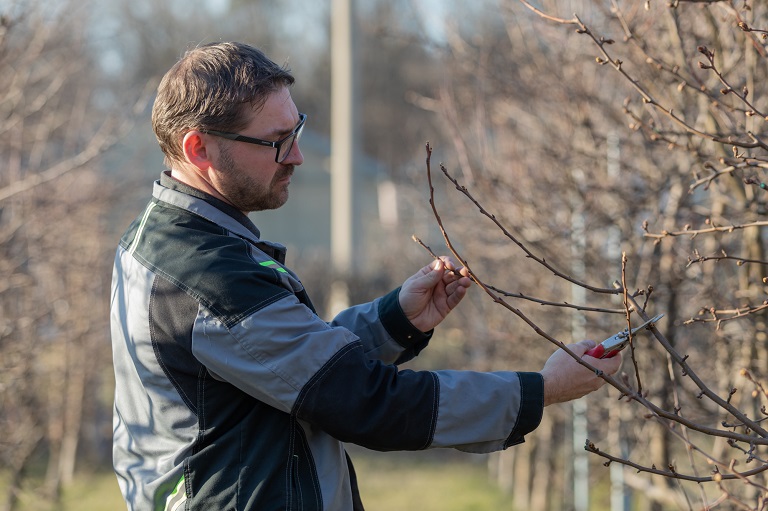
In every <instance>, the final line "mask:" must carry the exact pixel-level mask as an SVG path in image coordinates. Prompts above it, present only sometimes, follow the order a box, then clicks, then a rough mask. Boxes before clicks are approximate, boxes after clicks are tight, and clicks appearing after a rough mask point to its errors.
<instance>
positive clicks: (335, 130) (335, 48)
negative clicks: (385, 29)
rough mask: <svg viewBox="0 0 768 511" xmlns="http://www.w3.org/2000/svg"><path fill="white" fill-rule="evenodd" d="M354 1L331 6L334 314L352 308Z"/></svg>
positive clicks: (331, 306) (335, 1) (342, 0)
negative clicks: (348, 280)
mask: <svg viewBox="0 0 768 511" xmlns="http://www.w3.org/2000/svg"><path fill="white" fill-rule="evenodd" d="M352 22H353V16H352V0H333V1H332V5H331V260H332V261H333V269H334V273H335V275H336V277H337V281H336V282H334V284H333V285H332V287H331V303H330V304H329V309H331V310H330V312H331V314H332V315H333V314H335V313H337V312H339V311H340V310H341V309H344V308H346V307H348V306H349V293H348V290H347V286H346V284H345V281H344V278H345V277H348V276H349V275H350V273H351V270H352V269H353V268H352V265H353V258H352V243H353V242H352V232H353V231H352V229H353V224H352V218H353V217H352V166H353V161H354V148H355V140H354V129H353V128H354V112H353V103H354V101H353V95H354V87H353V78H352V76H353V75H352V73H353V70H352V63H353V57H352V48H353V46H352V44H353V41H352V31H353V27H352Z"/></svg>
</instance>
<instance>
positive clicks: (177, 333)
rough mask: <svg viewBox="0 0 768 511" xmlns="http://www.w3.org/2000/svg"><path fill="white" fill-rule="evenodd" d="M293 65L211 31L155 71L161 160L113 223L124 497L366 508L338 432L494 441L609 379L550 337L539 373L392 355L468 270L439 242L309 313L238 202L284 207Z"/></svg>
mask: <svg viewBox="0 0 768 511" xmlns="http://www.w3.org/2000/svg"><path fill="white" fill-rule="evenodd" d="M293 81H294V79H293V77H292V76H291V75H290V73H289V72H288V71H287V70H286V69H284V68H281V67H279V66H277V65H276V64H275V63H273V62H272V61H270V60H269V59H268V58H267V57H266V56H265V55H264V54H263V53H261V52H260V51H258V50H256V49H254V48H251V47H249V46H246V45H243V44H238V43H218V44H212V45H208V46H202V47H199V48H196V49H193V50H191V51H189V52H187V54H186V55H185V56H184V57H183V58H182V59H181V60H180V61H179V62H178V63H177V64H176V65H175V66H174V67H173V68H172V69H171V70H170V71H169V72H168V73H167V74H166V76H165V77H164V78H163V80H162V82H161V84H160V86H159V89H158V95H157V99H156V101H155V105H154V108H153V112H152V123H153V128H154V130H155V133H156V136H157V139H158V141H159V144H160V147H161V148H162V150H163V151H164V153H165V161H166V165H167V166H168V167H169V169H170V172H165V173H163V174H162V175H161V178H160V180H159V181H158V182H156V183H155V187H154V193H153V197H152V200H151V201H150V203H149V205H148V206H147V208H146V210H145V211H144V212H143V213H142V214H141V215H140V216H139V217H138V218H137V220H136V221H135V222H134V223H133V224H132V225H131V226H130V227H129V229H128V230H127V231H126V233H125V234H124V236H123V237H122V239H121V241H120V246H119V247H118V250H117V255H116V258H115V267H114V275H113V285H112V342H113V357H114V366H115V377H116V383H117V385H116V392H115V415H114V467H115V471H116V473H117V476H118V480H119V483H120V488H121V490H122V492H123V495H124V496H125V499H126V501H127V503H128V507H129V509H131V510H147V509H157V510H163V509H167V510H177V509H199V510H259V511H267V510H277V509H290V510H293V509H302V510H352V509H355V510H358V509H362V508H363V507H362V503H361V502H360V497H359V494H358V491H357V485H356V481H355V473H354V470H353V468H352V464H351V462H350V461H349V458H348V457H347V455H346V453H345V451H344V447H343V445H342V442H352V443H356V444H359V445H362V446H365V447H368V448H370V449H376V450H405V449H412V450H416V449H426V448H432V447H453V448H456V449H461V450H465V451H470V452H490V451H495V450H499V449H504V448H506V447H508V446H510V445H514V444H516V443H519V442H522V441H523V436H524V435H525V434H526V433H528V432H530V431H532V430H533V429H535V428H536V427H537V426H538V423H539V421H540V419H541V414H542V409H543V407H544V406H545V405H548V404H550V403H556V402H562V401H566V400H569V399H574V398H577V397H580V396H582V395H584V394H586V393H588V392H590V391H593V390H595V389H597V388H599V387H600V385H602V383H603V381H602V379H600V378H599V377H597V376H596V375H595V373H594V372H591V371H589V370H587V369H585V368H584V367H582V366H581V365H579V364H577V363H576V362H575V361H574V360H573V359H572V358H571V357H569V356H568V355H567V354H565V353H564V352H563V351H558V352H556V353H555V354H554V355H553V356H552V357H551V358H550V360H549V361H548V362H547V363H546V364H545V367H544V368H543V369H542V371H541V372H540V373H517V372H495V373H478V372H469V371H439V372H428V371H422V372H417V371H408V370H400V369H398V364H400V363H402V362H405V361H407V360H409V359H411V358H413V357H414V356H416V355H417V354H418V353H419V351H421V350H422V349H423V348H424V347H426V345H427V343H428V341H429V339H430V337H431V333H432V329H433V328H434V327H436V326H437V325H438V324H439V323H440V322H441V321H442V320H443V318H444V317H445V316H446V314H448V312H450V310H451V309H453V308H454V307H455V306H456V305H457V304H458V303H459V302H460V300H461V299H462V298H463V296H464V295H465V293H466V291H467V288H468V287H469V286H470V281H469V279H468V278H467V276H466V270H465V269H461V271H460V272H453V271H446V269H454V268H453V264H452V263H451V261H450V260H449V259H447V258H443V259H440V260H438V261H436V262H434V263H433V264H431V265H429V266H425V267H424V268H422V269H421V270H420V271H419V272H417V273H416V274H415V275H413V276H412V277H410V278H409V279H408V280H406V281H405V283H404V284H403V285H402V286H401V287H400V288H398V289H396V290H395V291H393V292H391V293H389V294H388V295H386V296H384V297H381V298H379V299H377V300H374V301H373V302H370V303H367V304H363V305H359V306H356V307H352V308H350V309H348V310H346V311H344V312H342V313H341V314H339V315H338V316H337V317H336V318H335V319H334V320H333V321H332V322H331V323H326V322H324V321H322V320H321V319H320V318H319V317H318V316H317V315H316V314H315V309H314V307H313V306H312V302H311V301H310V299H309V297H308V295H307V293H306V292H305V290H304V288H303V286H302V284H301V281H300V280H299V278H298V277H297V275H296V274H294V273H293V272H292V271H291V270H290V269H288V268H287V267H286V266H285V251H284V248H283V247H282V246H281V245H278V244H275V243H270V242H268V241H264V240H262V239H261V238H260V235H259V231H258V229H257V228H256V226H254V225H253V224H252V223H251V221H250V220H249V219H248V217H247V216H246V214H247V213H248V212H251V211H257V210H263V209H273V208H278V207H280V206H281V205H282V204H284V203H285V201H286V200H287V199H288V188H289V185H290V182H291V177H292V174H293V171H294V169H295V168H296V167H297V166H299V165H301V164H302V162H303V156H302V154H301V150H300V148H299V138H300V135H301V132H302V129H303V128H304V123H305V121H306V117H305V116H304V115H303V114H300V113H299V111H298V110H297V108H296V105H295V104H294V102H293V100H292V99H291V94H290V90H289V87H290V85H291V84H292V83H293ZM592 345H593V343H590V342H586V341H584V342H582V343H577V344H574V345H572V346H571V349H572V350H573V351H574V352H575V353H577V354H578V355H582V354H583V353H584V352H585V351H586V350H587V349H589V348H590V347H591V346H592ZM589 362H590V363H591V364H593V365H594V366H595V367H597V368H598V369H601V370H603V371H605V372H606V373H613V372H615V371H616V370H617V369H618V366H619V358H618V357H617V358H614V359H608V360H597V359H592V358H591V357H590V358H589Z"/></svg>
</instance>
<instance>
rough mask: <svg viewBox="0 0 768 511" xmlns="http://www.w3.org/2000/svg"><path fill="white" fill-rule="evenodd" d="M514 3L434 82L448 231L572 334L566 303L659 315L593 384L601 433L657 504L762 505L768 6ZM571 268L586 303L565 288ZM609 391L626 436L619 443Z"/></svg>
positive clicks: (599, 444)
mask: <svg viewBox="0 0 768 511" xmlns="http://www.w3.org/2000/svg"><path fill="white" fill-rule="evenodd" d="M563 12H566V13H569V14H567V15H563V14H562V13H563ZM574 12H575V13H576V14H575V15H574V14H572V13H574ZM502 14H503V16H502V20H501V22H499V20H498V19H495V20H486V21H485V24H484V25H483V26H482V29H481V30H478V28H477V27H476V26H475V27H472V26H469V27H468V26H466V25H465V26H461V25H457V26H456V27H454V30H452V31H451V34H450V36H451V38H450V40H449V44H448V46H447V48H446V51H445V54H444V59H445V64H444V68H445V69H447V70H449V72H447V73H446V80H445V85H444V86H443V87H441V88H440V89H439V90H438V91H437V92H436V93H435V95H434V96H432V97H424V98H420V99H419V103H420V104H421V105H422V106H424V107H425V108H430V109H432V110H434V111H436V112H438V113H439V114H440V115H441V116H442V119H443V123H442V125H443V126H444V127H445V128H446V132H447V133H448V134H449V136H451V137H452V140H453V142H454V143H453V145H454V147H455V150H456V154H457V159H456V164H455V165H453V166H451V165H447V164H446V165H445V166H444V167H442V170H443V177H444V178H445V179H442V180H439V179H437V178H436V177H435V176H431V180H430V183H431V187H433V188H434V189H433V191H432V193H431V197H432V199H433V200H434V202H435V203H436V204H443V206H442V208H439V209H437V208H436V210H435V217H436V219H437V221H438V224H439V225H440V226H441V228H442V229H443V230H444V232H445V235H446V241H447V243H448V245H449V247H451V248H452V249H453V250H455V254H456V256H457V257H460V258H461V259H462V260H463V261H465V262H466V263H467V265H468V266H469V267H470V268H472V270H473V275H474V278H475V281H476V283H477V284H478V285H479V286H480V287H481V288H482V289H483V290H484V291H485V292H486V294H487V295H489V296H490V297H491V298H492V301H491V303H492V304H494V305H502V306H503V309H504V311H506V312H512V313H513V314H512V315H511V317H512V319H511V320H510V321H511V322H512V323H513V324H514V323H517V324H519V322H520V321H521V320H522V321H523V322H524V323H525V324H527V325H528V326H529V327H530V329H531V330H530V331H531V335H534V336H538V337H540V338H545V339H547V340H548V341H550V342H551V343H554V344H555V345H557V346H560V347H563V342H562V341H560V339H564V338H568V337H570V335H569V332H568V329H569V325H568V324H567V322H565V321H563V319H567V318H568V316H569V315H568V314H561V313H559V311H570V315H581V316H585V317H587V318H588V324H589V326H590V329H589V331H590V332H591V335H592V336H594V337H600V336H601V334H603V335H605V336H607V335H608V334H610V333H611V331H612V330H617V329H620V328H621V327H622V326H628V325H630V324H631V325H635V324H638V323H639V322H641V321H642V320H643V319H647V318H648V317H649V316H652V315H654V314H655V313H657V312H664V313H665V314H666V318H665V320H664V321H663V322H661V323H660V324H659V325H658V327H657V328H655V329H654V330H653V337H651V338H649V337H638V338H636V339H634V341H633V343H632V347H631V348H630V350H629V352H628V354H627V360H626V362H625V368H624V371H623V373H622V374H621V375H619V376H618V377H617V378H612V377H608V376H605V378H606V380H607V381H608V382H609V383H610V384H611V386H612V387H613V388H614V389H616V390H614V391H613V392H612V393H611V399H606V398H605V395H604V394H603V395H600V396H598V398H597V399H592V400H591V402H594V403H599V404H600V405H602V406H592V407H591V410H590V414H591V415H590V419H591V420H590V423H591V432H590V436H591V440H587V439H585V443H586V448H587V450H588V451H590V452H593V453H594V454H596V455H597V456H598V457H599V458H602V461H603V462H605V464H606V465H608V464H612V463H618V464H622V465H624V466H626V467H627V469H626V470H625V471H624V473H625V475H626V478H625V481H626V483H627V484H629V485H632V486H634V487H636V488H637V489H638V490H642V492H643V493H644V494H645V496H646V497H647V499H649V500H651V501H653V502H655V503H657V504H659V505H660V504H661V503H673V504H674V505H679V506H681V507H685V508H691V509H693V508H704V509H709V508H712V507H714V506H716V505H718V504H719V503H727V504H725V505H728V506H731V507H732V508H743V509H763V508H764V502H765V494H766V486H765V479H764V473H765V471H766V469H768V463H767V462H766V461H765V460H766V458H765V447H764V445H765V444H766V443H768V439H766V431H765V429H764V426H763V425H762V420H763V419H764V418H765V416H766V412H765V407H764V403H765V399H766V396H767V395H766V392H765V383H764V382H765V378H766V361H767V360H768V355H767V354H766V335H765V332H764V330H765V319H764V311H765V309H766V305H765V299H766V297H765V289H766V288H765V282H766V281H765V280H764V279H765V265H766V263H768V261H766V257H765V254H764V251H765V236H764V234H763V232H764V227H765V225H767V224H766V222H765V221H764V219H763V218H762V217H763V215H764V212H765V204H766V196H765V195H764V194H765V189H766V185H765V183H764V181H765V179H763V178H762V177H761V176H762V174H763V172H764V169H765V167H766V157H767V155H768V153H767V152H766V149H768V146H766V142H765V140H764V139H765V136H766V129H765V126H764V124H765V120H766V118H768V117H766V115H765V114H766V108H768V105H766V99H765V97H764V91H763V87H762V84H763V83H764V82H765V72H766V71H765V66H764V65H763V64H764V58H765V54H766V48H765V40H766V38H765V34H766V32H765V31H764V30H765V29H766V27H765V26H764V25H766V24H768V17H767V16H766V15H767V14H768V11H766V8H765V6H763V5H757V4H753V3H750V2H746V3H743V2H729V1H697V2H693V1H692V2H685V1H679V2H674V3H673V4H671V5H666V4H661V3H656V2H635V3H631V4H628V5H623V4H620V3H619V2H613V1H573V2H568V3H566V4H564V3H563V2H551V3H550V2H541V3H538V4H537V5H536V6H534V5H533V4H531V3H529V2H527V1H525V0H520V1H517V2H511V1H510V2H505V3H503V5H502ZM468 34H472V36H471V37H470V36H469V35H468ZM477 34H482V35H480V36H478V35H477ZM427 165H428V167H430V166H431V165H430V163H429V162H428V163H427ZM451 167H452V168H451ZM430 175H431V170H430ZM444 185H447V187H448V188H453V189H455V190H457V191H458V193H455V194H453V196H450V195H443V194H444V191H445V190H443V187H444ZM456 198H459V199H461V200H462V201H464V203H465V204H466V206H467V209H466V210H464V209H459V208H462V206H461V205H457V204H456V203H455V199H456ZM456 211H458V212H459V213H458V214H456V213H455V212H456ZM472 211H474V213H472ZM478 211H479V212H480V217H484V219H482V218H478V214H477V212H478ZM574 218H577V219H580V221H582V222H584V224H585V225H586V234H585V235H584V238H585V239H583V243H584V245H585V250H584V255H583V258H580V259H582V261H579V260H576V258H575V257H574V255H573V254H574V253H573V252H572V250H571V245H573V244H574V239H573V237H572V234H573V232H574V224H573V219H574ZM482 221H484V222H485V225H486V226H487V228H486V229H482V228H480V227H479V226H481V225H484V224H482V223H481V222H482ZM622 253H624V254H625V255H624V256H623V257H622ZM500 262H501V264H500ZM582 262H583V264H584V266H585V268H586V270H585V272H584V276H583V277H579V278H576V277H574V275H575V274H576V273H577V271H576V269H577V267H578V264H582ZM491 282H492V283H493V284H491ZM574 286H579V287H581V288H584V289H586V291H587V296H588V298H587V303H572V302H569V296H570V290H571V289H572V288H573V287H574ZM566 302H569V303H566ZM542 306H544V307H542ZM508 330H510V329H507V330H506V331H508ZM517 330H519V327H518V328H517ZM523 338H524V339H526V349H525V350H524V351H525V354H526V355H529V354H532V353H534V352H535V353H542V352H546V351H547V350H545V349H543V348H534V347H532V345H533V342H531V341H529V340H528V337H527V336H525V335H523ZM651 339H653V342H651ZM598 340H599V339H598ZM491 342H493V341H491ZM507 343H508V344H511V343H512V341H507ZM520 351H521V350H520V348H519V344H518V345H517V349H516V350H513V349H510V353H509V358H508V359H507V360H512V359H514V360H519V359H520V356H521V355H520ZM617 392H618V394H617ZM617 396H618V397H619V398H620V399H619V400H618V401H616V399H615V398H616V397H617ZM598 399H599V400H598ZM616 407H621V409H622V410H621V412H622V413H620V414H619V416H620V417H621V423H620V424H616V423H615V422H614V423H613V424H614V425H613V427H614V428H617V429H619V430H620V431H621V435H622V438H623V440H624V441H625V443H626V446H627V450H626V452H623V453H622V452H619V451H617V450H616V447H615V446H611V445H608V444H607V443H606V441H605V440H604V439H605V438H607V435H608V431H607V429H606V428H605V427H604V426H603V425H605V424H608V420H607V417H608V415H609V411H610V410H611V409H614V408H616ZM545 436H546V435H545ZM597 439H603V440H600V441H598V440H597ZM533 441H534V442H536V440H535V435H534V439H533ZM535 451H536V446H533V447H532V448H531V452H532V455H531V456H530V457H529V458H528V459H527V460H526V462H527V464H529V465H532V466H533V465H534V464H535V463H536V462H537V461H539V460H536V458H535V457H536V454H535ZM553 455H554V456H559V455H560V453H553ZM637 474H646V475H652V476H654V477H652V478H650V479H647V478H644V477H639V476H638V475H637ZM531 480H533V479H531ZM523 484H525V483H523ZM563 491H565V490H563ZM528 504H531V502H530V501H529V502H528Z"/></svg>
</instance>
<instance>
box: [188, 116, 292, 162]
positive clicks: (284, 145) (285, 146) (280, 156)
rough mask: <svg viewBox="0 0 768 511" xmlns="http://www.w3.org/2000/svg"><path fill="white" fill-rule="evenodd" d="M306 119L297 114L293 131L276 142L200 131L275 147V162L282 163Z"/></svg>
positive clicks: (214, 131)
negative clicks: (296, 121)
mask: <svg viewBox="0 0 768 511" xmlns="http://www.w3.org/2000/svg"><path fill="white" fill-rule="evenodd" d="M306 120H307V115H306V114H299V124H297V125H296V127H295V128H293V131H291V133H290V134H288V135H287V136H285V137H283V138H281V139H280V140H278V141H277V142H270V141H269V140H262V139H260V138H252V137H246V136H245V135H238V134H237V133H230V132H228V131H217V130H205V129H203V130H200V131H201V132H202V133H207V134H209V135H214V136H216V137H222V138H226V139H229V140H236V141H238V142H247V143H249V144H256V145H263V146H267V147H274V148H275V149H277V152H276V153H275V162H276V163H283V161H285V159H286V158H287V157H288V155H289V154H290V152H291V149H293V143H294V142H296V141H297V140H299V138H301V132H302V131H304V122H305V121H306Z"/></svg>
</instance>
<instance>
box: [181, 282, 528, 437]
mask: <svg viewBox="0 0 768 511" xmlns="http://www.w3.org/2000/svg"><path fill="white" fill-rule="evenodd" d="M370 328H378V327H376V325H375V322H373V323H372V326H371V327H370ZM364 345H365V343H363V342H362V341H361V340H360V338H359V337H358V336H357V335H356V334H355V333H354V332H353V331H351V330H349V329H347V328H343V327H340V326H335V325H329V324H327V323H325V322H324V321H322V320H321V319H319V318H318V317H317V316H316V315H315V314H314V313H312V311H311V310H309V309H308V308H307V307H305V306H304V305H302V304H301V303H300V302H299V301H298V300H296V298H295V297H293V296H286V297H284V298H282V299H280V300H277V301H275V302H273V303H270V304H269V305H268V306H266V307H263V308H259V309H258V310H257V311H255V312H253V313H252V314H251V315H249V316H247V317H245V318H243V319H242V320H241V321H240V322H239V323H238V324H236V325H223V324H222V323H221V322H220V321H219V320H218V319H217V317H216V316H215V315H213V314H211V313H210V312H209V311H207V310H206V309H205V308H204V307H201V308H200V311H199V314H198V317H197V318H196V320H195V325H194V327H193V334H192V349H193V353H194V354H195V356H196V357H197V358H198V359H199V360H200V361H201V362H202V363H203V364H205V365H206V367H208V368H209V370H210V371H211V372H213V373H214V374H216V375H217V376H218V377H220V378H223V379H225V380H227V381H229V382H230V383H232V384H233V385H235V386H237V387H238V388H240V389H241V390H243V391H245V392H247V393H249V394H250V395H252V396H254V397H255V398H257V399H259V400H261V401H263V402H265V403H267V404H269V405H270V406H273V407H275V408H277V409H279V410H283V411H285V412H286V413H291V414H293V415H295V416H296V417H298V418H300V419H302V420H305V421H307V422H309V423H311V424H313V425H314V426H316V427H318V428H320V429H322V430H323V431H325V432H327V433H328V434H330V435H332V436H334V437H335V438H337V439H339V440H341V441H345V442H352V443H356V444H359V445H362V446H364V447H367V448H370V449H376V450H416V449H425V448H429V447H454V448H458V449H462V450H466V451H470V452H491V451H494V450H499V449H504V448H506V447H507V446H509V445H512V444H514V443H518V442H520V441H522V439H523V436H524V435H525V434H526V433H528V432H529V431H531V430H533V429H534V428H535V427H536V426H538V423H539V421H540V419H541V413H542V409H543V383H542V380H541V376H540V375H538V374H535V373H516V372H495V373H481V372H472V371H441V372H430V371H411V370H399V369H398V368H397V367H396V366H394V365H389V364H384V363H382V362H381V361H380V360H373V359H372V358H371V357H370V356H369V354H368V352H369V351H368V350H366V349H365V348H364Z"/></svg>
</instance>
